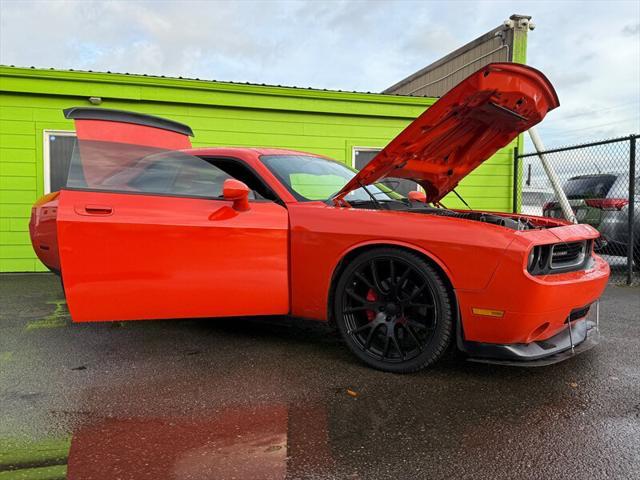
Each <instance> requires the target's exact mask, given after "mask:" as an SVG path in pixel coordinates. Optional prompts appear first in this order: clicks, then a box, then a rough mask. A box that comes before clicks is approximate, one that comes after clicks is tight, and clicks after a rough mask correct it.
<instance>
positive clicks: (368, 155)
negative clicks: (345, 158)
mask: <svg viewBox="0 0 640 480" xmlns="http://www.w3.org/2000/svg"><path fill="white" fill-rule="evenodd" d="M380 150H382V149H381V148H369V147H353V168H355V169H357V170H362V169H363V168H364V166H365V165H366V164H367V163H369V162H370V161H371V160H372V159H373V157H375V156H376V155H377V154H378V152H380ZM380 183H382V184H383V185H386V186H387V187H389V188H390V189H391V190H394V191H396V192H398V193H400V194H401V195H404V196H405V197H406V196H407V195H409V192H411V191H413V190H418V189H419V186H418V184H417V183H416V182H412V181H411V180H407V179H405V178H386V179H384V180H383V181H382V182H380Z"/></svg>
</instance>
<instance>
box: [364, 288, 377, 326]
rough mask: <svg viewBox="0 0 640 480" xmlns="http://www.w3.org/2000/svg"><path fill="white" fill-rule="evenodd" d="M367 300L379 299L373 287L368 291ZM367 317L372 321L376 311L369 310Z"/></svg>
mask: <svg viewBox="0 0 640 480" xmlns="http://www.w3.org/2000/svg"><path fill="white" fill-rule="evenodd" d="M366 298H367V300H368V301H370V302H375V301H376V300H378V295H376V292H374V291H373V289H372V288H370V289H369V291H368V292H367V297H366ZM366 313H367V319H368V320H369V321H370V322H371V321H372V320H373V319H374V318H376V312H375V311H374V310H367V311H366Z"/></svg>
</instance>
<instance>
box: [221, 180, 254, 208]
mask: <svg viewBox="0 0 640 480" xmlns="http://www.w3.org/2000/svg"><path fill="white" fill-rule="evenodd" d="M222 196H223V198H224V199H225V200H230V201H232V202H233V209H234V210H237V211H238V212H246V211H247V210H249V187H247V185H246V184H245V183H243V182H241V181H240V180H236V179H233V178H228V179H227V180H225V181H224V185H223V187H222Z"/></svg>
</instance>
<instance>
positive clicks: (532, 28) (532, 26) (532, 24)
mask: <svg viewBox="0 0 640 480" xmlns="http://www.w3.org/2000/svg"><path fill="white" fill-rule="evenodd" d="M535 29H536V24H535V23H533V22H531V21H529V30H535Z"/></svg>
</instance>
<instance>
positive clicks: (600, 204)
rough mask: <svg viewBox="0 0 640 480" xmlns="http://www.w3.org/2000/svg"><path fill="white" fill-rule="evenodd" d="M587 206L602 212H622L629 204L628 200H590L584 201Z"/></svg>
mask: <svg viewBox="0 0 640 480" xmlns="http://www.w3.org/2000/svg"><path fill="white" fill-rule="evenodd" d="M584 202H585V203H586V204H587V205H589V206H590V207H593V208H599V209H600V210H622V208H623V207H625V206H626V205H628V204H629V200H627V199H626V198H589V199H587V200H585V201H584Z"/></svg>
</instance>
